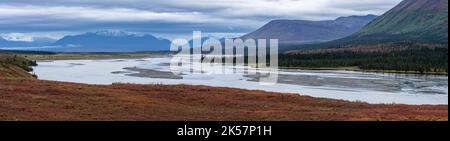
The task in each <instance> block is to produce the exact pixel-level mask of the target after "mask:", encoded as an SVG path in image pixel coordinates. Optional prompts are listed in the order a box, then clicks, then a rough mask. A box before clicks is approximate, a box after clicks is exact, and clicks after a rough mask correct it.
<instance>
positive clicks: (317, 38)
mask: <svg viewBox="0 0 450 141" xmlns="http://www.w3.org/2000/svg"><path fill="white" fill-rule="evenodd" d="M376 17H377V16H375V15H367V16H349V17H340V18H337V19H335V20H326V21H307V20H274V21H271V22H269V23H268V24H266V25H264V26H263V27H261V28H260V29H258V30H256V31H254V32H252V33H249V34H247V35H244V36H242V37H241V38H243V39H248V38H252V39H279V41H280V43H282V44H301V43H312V42H324V41H330V40H335V39H339V38H343V37H346V36H349V35H351V34H353V33H355V32H357V31H358V30H360V29H361V28H362V27H364V26H365V25H366V24H368V23H369V22H370V21H372V20H373V19H375V18H376Z"/></svg>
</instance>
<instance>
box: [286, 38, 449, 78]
mask: <svg viewBox="0 0 450 141" xmlns="http://www.w3.org/2000/svg"><path fill="white" fill-rule="evenodd" d="M279 58H280V59H279V65H280V67H303V68H326V67H355V66H357V67H359V68H360V69H366V70H395V71H405V72H410V71H414V72H418V73H429V72H447V73H448V45H447V47H444V48H425V47H411V48H408V49H405V50H397V51H392V52H389V53H380V52H368V53H357V52H352V51H343V52H332V53H316V54H301V55H300V54H299V55H295V54H289V55H288V54H282V55H280V57H279Z"/></svg>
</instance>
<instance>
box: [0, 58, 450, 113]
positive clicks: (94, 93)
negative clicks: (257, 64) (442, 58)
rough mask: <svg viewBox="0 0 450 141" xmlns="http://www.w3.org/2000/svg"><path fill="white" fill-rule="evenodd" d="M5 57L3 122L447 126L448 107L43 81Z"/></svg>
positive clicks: (0, 82) (1, 68) (0, 72)
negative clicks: (403, 123) (377, 122)
mask: <svg viewBox="0 0 450 141" xmlns="http://www.w3.org/2000/svg"><path fill="white" fill-rule="evenodd" d="M0 56H2V57H1V58H0V59H1V60H0V62H3V63H2V64H3V65H0V120H9V121H11V120H13V121H15V120H163V121H168V120H169V121H173V120H252V121H255V120H364V121H366V120H444V121H448V105H441V106H409V105H370V104H365V103H357V102H347V101H340V100H330V99H320V98H312V97H307V96H300V95H295V94H279V93H270V92H263V91H249V90H241V89H230V88H214V87H206V86H186V85H133V84H115V85H109V86H104V85H87V84H76V83H64V82H55V81H42V80H36V79H34V78H33V77H31V76H30V74H28V73H27V72H26V69H24V68H22V67H18V66H19V64H11V62H15V61H11V60H23V58H20V57H17V56H13V55H0ZM25 62H26V61H25ZM8 63H10V64H8ZM5 66H13V68H14V69H13V70H11V69H9V68H8V67H5ZM4 74H8V75H4ZM27 74H28V76H27Z"/></svg>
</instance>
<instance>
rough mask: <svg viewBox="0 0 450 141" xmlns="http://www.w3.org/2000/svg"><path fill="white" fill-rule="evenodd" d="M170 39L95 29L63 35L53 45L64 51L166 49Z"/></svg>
mask: <svg viewBox="0 0 450 141" xmlns="http://www.w3.org/2000/svg"><path fill="white" fill-rule="evenodd" d="M170 44H171V41H169V40H167V39H164V38H159V37H155V36H153V35H150V34H135V33H128V32H123V31H97V32H87V33H84V34H79V35H71V36H65V37H63V38H62V39H60V40H58V41H56V42H55V43H54V44H53V45H54V46H61V48H60V49H58V50H61V51H64V52H138V51H168V50H169V49H170Z"/></svg>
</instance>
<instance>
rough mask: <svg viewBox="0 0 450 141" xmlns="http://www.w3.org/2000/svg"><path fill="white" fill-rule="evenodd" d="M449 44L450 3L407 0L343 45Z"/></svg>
mask: <svg viewBox="0 0 450 141" xmlns="http://www.w3.org/2000/svg"><path fill="white" fill-rule="evenodd" d="M397 41H414V42H432V43H436V42H439V43H448V0H404V1H403V2H401V3H400V4H399V5H397V6H396V7H394V8H393V9H391V10H390V11H388V12H387V13H385V14H384V15H382V16H380V17H378V18H377V19H375V20H374V21H372V22H370V23H369V24H368V25H367V26H365V27H364V28H363V29H361V30H360V31H359V32H357V33H355V34H354V35H352V36H349V37H347V38H344V39H342V40H339V42H356V43H370V42H397Z"/></svg>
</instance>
